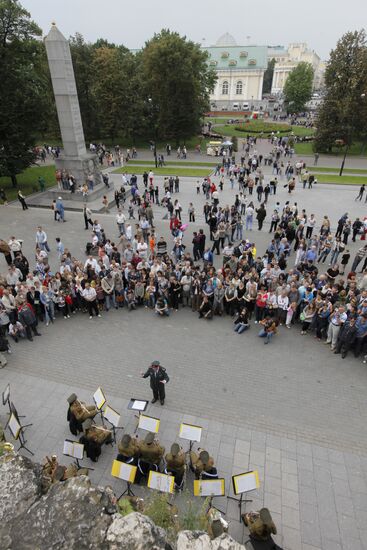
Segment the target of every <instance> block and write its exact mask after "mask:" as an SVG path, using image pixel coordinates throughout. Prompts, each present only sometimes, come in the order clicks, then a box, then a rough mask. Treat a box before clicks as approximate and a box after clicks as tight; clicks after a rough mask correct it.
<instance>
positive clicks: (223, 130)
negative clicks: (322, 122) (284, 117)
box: [215, 120, 314, 148]
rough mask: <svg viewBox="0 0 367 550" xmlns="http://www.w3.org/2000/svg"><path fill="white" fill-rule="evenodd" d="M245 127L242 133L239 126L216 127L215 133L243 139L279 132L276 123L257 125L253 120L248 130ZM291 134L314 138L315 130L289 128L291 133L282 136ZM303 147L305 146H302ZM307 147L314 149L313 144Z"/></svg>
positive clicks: (260, 123) (280, 125)
mask: <svg viewBox="0 0 367 550" xmlns="http://www.w3.org/2000/svg"><path fill="white" fill-rule="evenodd" d="M266 124H269V127H267V126H266ZM255 125H256V126H255ZM243 127H244V128H245V129H244V130H243V131H241V130H237V129H236V128H238V125H237V126H235V125H232V124H225V125H223V126H215V131H216V133H218V134H223V135H225V136H237V137H241V138H245V137H246V136H247V135H249V136H254V137H259V133H260V132H263V133H264V137H266V136H268V135H269V134H271V132H275V131H277V130H276V127H277V124H276V123H270V122H269V123H266V122H263V121H259V123H258V124H257V121H255V120H252V121H251V122H250V123H249V124H248V128H247V125H246V124H244V125H243ZM284 127H285V125H284V124H279V128H283V130H284ZM251 128H252V130H251ZM255 128H256V129H255ZM290 132H293V134H294V135H295V136H312V135H313V134H314V130H312V129H311V128H304V127H303V126H289V131H288V132H287V131H282V133H281V135H282V136H287V135H289V133H290ZM301 145H303V144H301ZM305 145H310V146H311V148H312V143H309V144H305Z"/></svg>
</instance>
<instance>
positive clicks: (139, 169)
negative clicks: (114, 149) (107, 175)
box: [113, 163, 213, 178]
mask: <svg viewBox="0 0 367 550" xmlns="http://www.w3.org/2000/svg"><path fill="white" fill-rule="evenodd" d="M129 164H130V163H129ZM147 168H149V167H144V166H133V167H132V169H131V168H129V166H124V167H122V168H118V169H117V170H114V171H113V173H114V174H123V173H128V174H136V175H141V174H143V173H144V172H145V170H146V169H147ZM151 168H152V170H153V172H154V174H155V175H156V176H182V177H187V178H205V177H206V176H208V175H209V174H211V172H213V170H212V169H210V168H208V169H207V170H205V169H203V168H170V167H169V166H167V167H163V168H155V166H152V167H151Z"/></svg>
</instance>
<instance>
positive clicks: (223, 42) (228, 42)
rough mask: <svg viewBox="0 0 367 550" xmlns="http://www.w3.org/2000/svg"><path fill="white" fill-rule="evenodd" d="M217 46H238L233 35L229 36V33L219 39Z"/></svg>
mask: <svg viewBox="0 0 367 550" xmlns="http://www.w3.org/2000/svg"><path fill="white" fill-rule="evenodd" d="M215 45H216V46H237V42H236V40H235V38H234V37H233V36H232V35H231V34H229V32H226V33H224V34H222V36H220V37H219V38H218V40H217V41H216V43H215Z"/></svg>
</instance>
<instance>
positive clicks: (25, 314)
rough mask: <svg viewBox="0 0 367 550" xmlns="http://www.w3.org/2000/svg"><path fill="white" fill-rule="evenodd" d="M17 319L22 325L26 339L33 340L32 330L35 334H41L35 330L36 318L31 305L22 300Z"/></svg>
mask: <svg viewBox="0 0 367 550" xmlns="http://www.w3.org/2000/svg"><path fill="white" fill-rule="evenodd" d="M18 319H19V321H20V322H21V323H22V325H23V326H24V328H25V330H26V333H27V338H28V340H31V341H32V340H33V338H32V331H33V334H34V335H35V336H41V334H40V333H39V332H38V330H37V318H36V316H35V314H34V311H33V309H32V307H31V306H30V305H29V304H27V303H26V302H24V303H23V304H22V305H21V306H20V308H19V309H18Z"/></svg>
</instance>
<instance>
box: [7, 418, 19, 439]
mask: <svg viewBox="0 0 367 550" xmlns="http://www.w3.org/2000/svg"><path fill="white" fill-rule="evenodd" d="M8 427H9V430H10V431H11V433H12V436H13V437H14V439H18V436H19V431H20V424H19V422H18V419H17V417H16V416H15V414H14V413H12V414H11V415H10V418H9V423H8Z"/></svg>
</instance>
